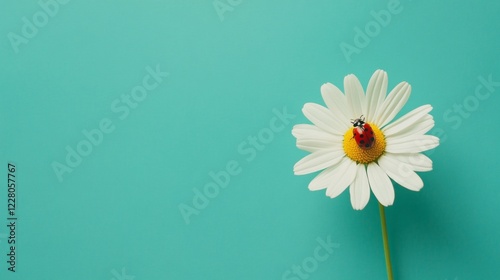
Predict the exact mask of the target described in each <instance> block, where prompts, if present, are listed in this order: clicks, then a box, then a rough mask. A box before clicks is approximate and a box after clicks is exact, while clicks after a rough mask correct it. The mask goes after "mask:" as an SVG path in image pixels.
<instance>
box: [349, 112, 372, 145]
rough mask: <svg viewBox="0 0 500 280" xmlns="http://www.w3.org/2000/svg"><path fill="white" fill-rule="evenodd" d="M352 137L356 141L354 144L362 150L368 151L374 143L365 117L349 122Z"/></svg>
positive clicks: (370, 128)
mask: <svg viewBox="0 0 500 280" xmlns="http://www.w3.org/2000/svg"><path fill="white" fill-rule="evenodd" d="M351 123H352V126H353V127H354V128H353V129H352V137H353V138H354V139H355V140H356V144H358V146H359V147H360V148H362V149H369V148H371V147H372V146H373V144H374V143H375V136H374V135H373V129H372V127H371V126H370V125H369V124H367V123H365V117H363V115H361V117H359V118H357V119H355V120H353V121H351Z"/></svg>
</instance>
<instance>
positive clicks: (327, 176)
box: [309, 160, 344, 191]
mask: <svg viewBox="0 0 500 280" xmlns="http://www.w3.org/2000/svg"><path fill="white" fill-rule="evenodd" d="M343 162H344V161H343V160H341V161H340V162H338V163H337V164H335V165H333V166H331V167H328V168H327V169H325V170H323V171H321V172H320V173H319V174H318V175H317V176H316V177H314V179H312V181H311V182H310V183H309V190H311V191H318V190H322V189H326V188H328V186H330V185H332V183H333V181H332V177H333V175H335V174H336V173H338V172H339V170H340V169H339V166H340V165H341V164H342V163H343Z"/></svg>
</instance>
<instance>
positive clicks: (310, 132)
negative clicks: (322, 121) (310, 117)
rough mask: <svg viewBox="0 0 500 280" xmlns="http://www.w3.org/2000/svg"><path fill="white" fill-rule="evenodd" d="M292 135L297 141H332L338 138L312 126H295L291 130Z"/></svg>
mask: <svg viewBox="0 0 500 280" xmlns="http://www.w3.org/2000/svg"><path fill="white" fill-rule="evenodd" d="M292 135H293V136H295V138H297V139H322V140H326V141H328V140H332V141H333V140H334V139H338V136H336V135H333V134H331V133H328V132H326V131H324V130H322V129H320V128H319V127H317V126H315V125H312V124H297V125H295V126H294V127H293V129H292Z"/></svg>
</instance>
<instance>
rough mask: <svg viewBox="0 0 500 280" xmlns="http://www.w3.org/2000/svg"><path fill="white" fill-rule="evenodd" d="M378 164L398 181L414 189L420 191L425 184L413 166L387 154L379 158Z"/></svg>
mask: <svg viewBox="0 0 500 280" xmlns="http://www.w3.org/2000/svg"><path fill="white" fill-rule="evenodd" d="M378 164H379V165H380V167H382V169H383V170H384V171H385V173H387V175H389V177H391V178H392V179H393V180H394V181H395V182H396V183H398V184H399V185H401V186H402V187H405V188H407V189H409V190H412V191H419V190H420V189H422V187H423V186H424V182H423V181H422V179H421V178H420V176H418V175H417V173H415V171H413V170H412V168H411V166H410V165H408V164H406V163H404V162H401V161H398V160H396V159H395V158H393V157H391V156H390V155H388V154H386V155H384V156H382V157H380V158H379V159H378Z"/></svg>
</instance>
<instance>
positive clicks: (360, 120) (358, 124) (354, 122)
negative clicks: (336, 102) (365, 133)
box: [351, 115, 365, 127]
mask: <svg viewBox="0 0 500 280" xmlns="http://www.w3.org/2000/svg"><path fill="white" fill-rule="evenodd" d="M351 123H352V126H353V127H363V125H364V124H365V117H363V115H361V116H360V117H359V118H357V119H355V120H351Z"/></svg>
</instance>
